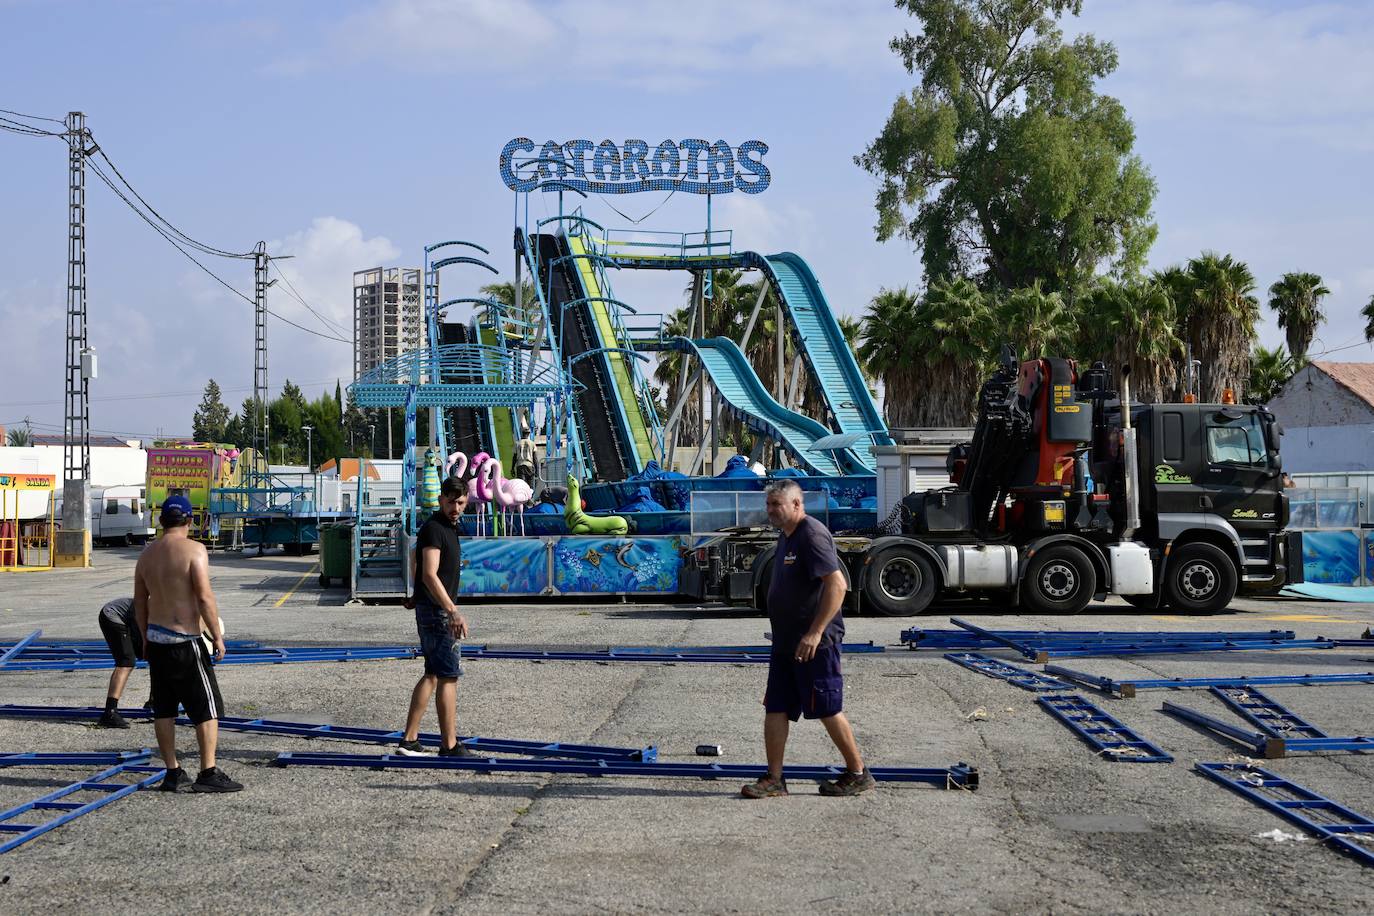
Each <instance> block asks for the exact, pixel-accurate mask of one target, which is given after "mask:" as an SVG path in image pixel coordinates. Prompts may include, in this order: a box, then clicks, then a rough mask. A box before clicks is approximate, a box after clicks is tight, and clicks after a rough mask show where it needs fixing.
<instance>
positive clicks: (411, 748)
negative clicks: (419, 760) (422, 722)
mask: <svg viewBox="0 0 1374 916" xmlns="http://www.w3.org/2000/svg"><path fill="white" fill-rule="evenodd" d="M396 753H397V754H398V755H399V756H401V757H433V756H434V752H433V751H431V750H430V749H429V748H427V747H425V746H424V745H423V744H421V743H420V742H419V741H402V742H401V743H400V744H398V745H396Z"/></svg>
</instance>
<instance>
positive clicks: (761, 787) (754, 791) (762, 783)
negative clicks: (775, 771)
mask: <svg viewBox="0 0 1374 916" xmlns="http://www.w3.org/2000/svg"><path fill="white" fill-rule="evenodd" d="M739 794H740V795H743V796H744V797H745V798H781V797H782V796H784V795H786V794H787V780H785V779H781V778H779V779H774V778H773V777H772V776H769V775H768V774H767V773H765V774H764V775H762V776H760V777H759V779H758V782H751V783H749V785H747V786H745V787H744V788H742V789H740V790H739Z"/></svg>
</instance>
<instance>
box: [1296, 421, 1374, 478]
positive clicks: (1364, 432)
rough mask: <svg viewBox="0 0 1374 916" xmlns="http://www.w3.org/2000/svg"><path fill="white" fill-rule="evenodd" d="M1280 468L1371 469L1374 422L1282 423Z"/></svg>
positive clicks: (1318, 470) (1300, 470)
mask: <svg viewBox="0 0 1374 916" xmlns="http://www.w3.org/2000/svg"><path fill="white" fill-rule="evenodd" d="M1280 422H1282V416H1280ZM1283 469H1284V470H1285V471H1287V472H1288V473H1290V474H1299V473H1302V474H1324V473H1331V472H1333V471H1374V422H1364V423H1350V424H1344V425H1340V426H1289V425H1288V424H1287V423H1284V424H1283Z"/></svg>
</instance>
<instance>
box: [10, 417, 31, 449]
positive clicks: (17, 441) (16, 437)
mask: <svg viewBox="0 0 1374 916" xmlns="http://www.w3.org/2000/svg"><path fill="white" fill-rule="evenodd" d="M5 444H6V445H8V446H10V447H11V448H27V447H28V446H30V445H33V431H32V430H31V429H29V427H28V424H27V422H26V423H25V425H24V427H23V428H22V429H12V430H10V431H9V432H7V433H5Z"/></svg>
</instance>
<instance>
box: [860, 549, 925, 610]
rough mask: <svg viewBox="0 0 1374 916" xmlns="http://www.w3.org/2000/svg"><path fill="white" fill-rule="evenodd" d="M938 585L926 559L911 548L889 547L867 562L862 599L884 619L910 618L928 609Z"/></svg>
mask: <svg viewBox="0 0 1374 916" xmlns="http://www.w3.org/2000/svg"><path fill="white" fill-rule="evenodd" d="M938 582H939V579H938V574H937V573H936V571H935V565H934V564H933V563H931V562H930V558H929V557H927V556H926V555H925V554H923V553H921V552H920V551H919V550H917V549H915V548H914V547H908V546H906V545H905V544H893V545H891V546H888V547H884V548H882V549H881V550H879V551H878V553H877V555H876V556H874V557H873V558H872V560H870V561H869V566H868V577H867V578H866V579H865V580H864V597H865V598H866V599H868V606H869V607H871V608H873V610H874V611H875V612H876V613H878V614H881V615H883V616H884V617H910V616H913V615H916V614H920V613H921V612H923V611H925V610H926V608H928V607H930V602H932V601H934V600H935V591H936V585H937V584H938Z"/></svg>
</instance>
